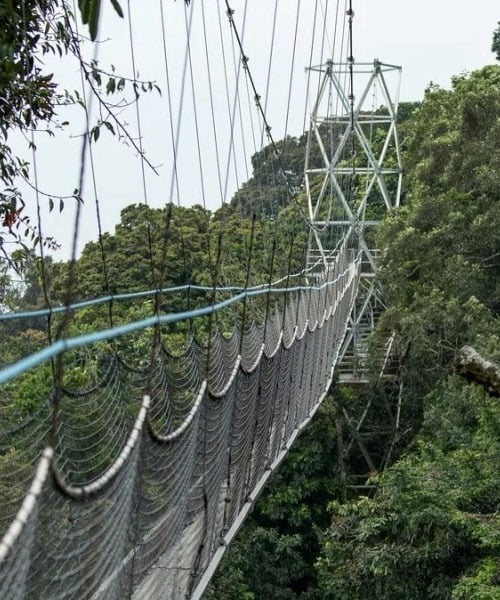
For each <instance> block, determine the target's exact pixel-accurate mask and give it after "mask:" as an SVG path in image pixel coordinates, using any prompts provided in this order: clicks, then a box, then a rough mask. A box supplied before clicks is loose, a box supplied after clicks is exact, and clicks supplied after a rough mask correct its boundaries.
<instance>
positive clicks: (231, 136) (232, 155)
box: [217, 1, 247, 204]
mask: <svg viewBox="0 0 500 600" xmlns="http://www.w3.org/2000/svg"><path fill="white" fill-rule="evenodd" d="M246 7H247V2H246V1H245V12H244V20H243V24H245V23H246ZM217 16H218V20H219V40H220V45H221V52H222V62H223V68H224V83H225V91H226V104H227V113H228V116H229V148H228V155H227V161H226V173H225V176H224V193H223V204H225V203H226V202H227V188H228V182H229V171H230V164H231V158H232V159H233V164H234V170H235V176H236V187H237V188H239V176H238V166H237V161H236V154H235V147H234V119H235V112H234V104H235V102H236V98H237V94H238V88H239V75H240V69H239V68H238V73H237V77H236V81H235V93H234V100H233V109H232V108H231V101H230V98H229V79H228V74H227V61H226V50H225V46H224V35H223V27H222V17H221V10H220V5H219V3H218V2H217Z"/></svg>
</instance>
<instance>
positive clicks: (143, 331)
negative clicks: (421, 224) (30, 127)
mask: <svg viewBox="0 0 500 600" xmlns="http://www.w3.org/2000/svg"><path fill="white" fill-rule="evenodd" d="M160 5H161V3H160ZM217 5H218V10H219V15H220V5H223V6H224V9H225V10H224V11H223V12H224V13H225V16H226V23H225V25H224V26H225V28H226V29H225V34H224V35H226V46H225V49H226V53H227V54H230V52H229V48H231V53H232V55H233V59H234V61H233V63H232V68H230V67H228V65H227V64H226V62H224V63H223V64H224V72H225V79H226V86H227V80H228V79H230V78H231V77H232V78H234V81H233V82H232V87H226V98H225V99H224V101H225V102H226V108H227V112H228V114H229V116H228V121H229V135H228V137H227V140H222V139H221V136H219V137H217V131H218V128H217V123H216V119H215V117H214V114H215V112H216V111H214V103H215V101H216V94H215V89H212V87H210V88H209V91H210V93H209V96H208V98H209V105H210V107H211V110H210V112H211V114H212V124H213V133H214V137H213V140H212V141H213V143H214V150H215V154H216V155H217V157H218V162H219V163H223V162H224V160H223V158H222V156H223V155H224V154H223V153H224V152H225V156H227V162H226V164H227V169H226V172H225V174H224V172H223V170H222V171H221V170H220V167H219V168H218V177H217V179H218V181H219V187H220V190H221V192H222V193H221V200H222V205H224V204H225V203H226V202H225V191H226V190H227V188H228V173H229V169H230V166H231V165H233V167H234V169H235V170H236V168H237V161H236V160H235V158H234V157H235V154H236V149H237V147H238V140H237V134H239V133H241V135H242V138H243V137H244V134H245V121H244V118H245V117H246V118H247V127H248V130H249V131H250V130H251V131H252V132H253V135H251V136H250V137H252V138H253V143H254V145H255V146H254V150H255V151H257V150H258V149H259V147H258V138H259V137H260V138H261V139H260V148H262V147H263V145H264V142H265V143H266V144H267V147H268V148H269V149H270V155H271V156H272V157H273V160H272V161H270V162H272V163H273V164H272V169H273V172H272V173H271V175H270V179H271V180H272V181H274V182H278V183H279V184H280V186H281V188H280V189H281V193H282V195H283V196H284V198H285V201H282V202H281V204H282V205H283V206H296V213H295V215H296V219H297V220H298V221H300V223H299V225H297V229H300V230H301V231H302V232H305V239H306V241H307V244H306V245H307V248H306V252H304V253H303V265H302V267H301V268H300V269H299V270H298V271H291V267H290V264H291V262H292V261H291V260H288V261H285V262H287V265H288V267H287V269H286V272H284V273H277V272H276V268H275V263H276V261H277V255H278V254H280V253H281V254H288V253H289V252H290V249H289V248H288V247H279V243H280V242H279V240H280V239H282V238H280V237H279V231H278V229H277V228H278V227H283V225H282V222H281V221H280V220H279V218H277V215H276V213H275V208H273V210H270V211H268V212H267V213H266V214H265V215H264V217H263V218H264V219H266V220H267V221H266V222H269V223H271V225H270V227H271V229H270V231H272V232H273V236H274V237H273V241H272V244H271V246H272V250H271V252H270V253H269V268H268V271H269V272H268V273H266V274H265V276H264V277H262V274H260V275H261V279H263V280H264V281H265V282H266V283H254V282H253V281H252V269H253V266H252V259H253V255H254V254H255V252H256V250H255V237H256V233H255V227H256V225H255V223H256V219H257V217H256V216H255V215H254V216H253V221H251V222H252V225H251V228H250V231H249V234H248V240H247V243H246V247H247V257H246V261H245V264H242V265H241V272H242V273H243V274H244V277H243V278H244V282H243V285H239V284H238V285H222V284H221V281H220V277H219V275H220V272H221V269H222V268H223V265H222V261H223V258H222V257H223V252H222V251H221V245H222V244H223V241H221V240H222V238H223V235H220V236H219V238H218V241H216V242H215V243H214V244H213V245H212V248H211V250H212V253H213V256H212V259H211V265H212V267H213V268H212V273H213V281H212V283H211V284H209V285H206V282H197V281H189V282H187V283H185V284H183V285H180V286H176V287H175V288H173V287H164V285H163V283H164V280H165V271H166V270H168V264H167V259H166V256H167V254H168V252H167V250H166V247H167V244H168V240H169V236H167V235H165V236H164V244H165V247H164V249H163V252H161V253H160V258H158V257H157V256H156V257H154V256H153V251H152V247H151V237H150V236H151V232H150V230H149V229H148V232H147V233H148V239H146V240H145V244H146V245H147V244H148V243H149V251H150V253H151V263H152V281H153V282H154V283H155V286H153V289H151V290H146V291H138V292H124V293H111V292H110V290H111V288H112V285H111V282H110V281H109V280H106V278H107V271H106V256H105V253H104V252H103V265H102V269H103V273H104V280H105V281H106V287H105V289H104V290H103V291H104V292H108V293H104V294H103V295H101V296H98V297H94V298H91V299H88V300H81V299H79V298H75V297H74V296H73V294H72V288H74V285H75V281H74V278H75V277H76V275H75V273H74V272H73V271H72V268H74V263H75V262H76V259H77V256H76V244H75V246H74V248H73V261H70V264H69V267H68V269H69V270H68V273H69V275H68V294H67V302H66V303H65V304H63V305H54V304H49V303H47V306H45V307H42V308H39V309H35V310H30V311H24V312H20V311H17V312H16V311H10V312H4V313H2V314H0V322H1V324H2V325H4V326H5V327H9V326H12V327H16V328H17V329H18V330H22V328H23V327H26V328H28V327H33V323H43V326H44V327H45V328H46V329H47V331H48V340H49V343H48V344H47V345H45V346H44V347H43V348H42V349H40V350H38V351H36V352H33V353H30V354H28V355H27V356H25V357H23V358H21V359H20V360H17V361H16V362H14V363H13V364H9V365H5V366H4V368H3V369H2V370H1V371H0V384H1V385H2V386H3V390H4V393H3V398H2V400H1V401H0V418H1V421H0V456H1V459H2V462H1V463H0V468H1V469H0V494H2V498H1V508H0V535H1V536H2V537H1V541H0V597H1V598H4V599H21V598H37V599H38V598H47V599H49V598H50V599H56V598H58V599H59V598H61V599H62V598H88V599H98V598H106V599H111V598H116V599H122V598H134V599H139V598H144V599H146V598H147V599H154V598H200V597H201V596H202V594H203V592H204V590H205V589H206V586H207V585H208V582H209V581H210V578H211V577H212V575H213V573H214V572H215V569H216V568H217V565H218V564H219V562H220V560H221V558H222V555H223V554H224V552H225V549H226V548H227V546H228V544H229V543H230V542H231V540H232V539H233V538H234V536H235V535H236V533H237V532H238V530H239V529H240V527H241V526H242V524H243V522H244V520H245V518H246V516H247V515H248V514H249V512H250V511H251V510H252V507H253V506H254V504H255V502H256V500H257V497H258V495H259V493H260V492H261V490H262V489H263V487H264V486H265V485H266V483H267V481H268V480H269V478H270V477H271V476H272V474H273V472H274V471H275V470H276V469H277V468H278V467H279V464H280V463H281V461H282V460H283V459H284V458H285V456H286V454H287V452H288V450H289V449H290V447H291V446H292V444H293V443H294V441H295V439H296V438H297V436H298V435H299V434H300V433H301V431H302V430H303V429H304V428H305V427H306V426H307V425H308V423H309V422H310V420H311V419H312V418H313V416H314V414H315V412H316V411H317V409H318V407H319V406H320V404H321V402H322V401H323V399H324V398H325V396H326V394H327V393H328V391H329V389H330V387H331V384H332V381H333V380H334V377H335V373H336V372H340V376H341V377H343V378H344V381H356V380H359V381H363V380H364V378H366V372H367V368H368V367H367V364H366V345H367V336H368V334H369V332H370V331H371V330H372V329H373V326H374V323H375V321H376V319H377V316H378V314H379V313H380V311H381V310H382V309H383V301H382V297H381V293H380V290H379V289H378V287H377V285H378V284H377V280H376V277H375V274H376V271H377V265H378V254H377V250H376V248H375V247H374V235H373V231H374V228H375V225H376V224H377V222H378V221H379V220H380V219H381V218H382V217H383V214H384V213H385V212H386V211H388V210H392V209H393V208H394V207H396V206H397V205H398V203H399V196H400V192H401V174H402V165H401V159H400V152H399V143H398V137H397V128H396V123H397V102H398V85H399V83H398V82H399V76H400V68H399V67H396V66H394V65H390V64H385V63H383V62H381V61H379V60H374V61H373V62H369V63H362V62H357V61H356V60H355V59H354V56H353V33H352V28H353V19H354V12H353V10H352V6H351V4H350V3H349V2H345V3H344V2H337V3H336V6H335V7H334V8H333V9H331V11H330V13H328V7H326V9H325V7H324V6H323V3H322V2H319V3H318V2H316V9H315V12H314V15H313V19H314V26H313V27H312V30H313V35H314V39H313V40H312V41H311V53H310V56H309V57H308V58H309V62H308V65H307V97H308V100H309V103H310V109H308V111H309V112H308V118H307V119H306V118H305V119H304V132H303V133H304V139H305V140H306V144H305V152H304V157H303V174H301V181H300V182H299V183H298V184H297V182H296V181H295V180H294V181H292V178H291V176H290V169H289V168H288V165H287V164H286V158H287V153H286V147H284V146H280V147H278V146H279V145H278V143H277V140H276V139H275V138H274V137H273V134H272V129H271V124H270V122H269V120H268V116H267V112H266V104H267V91H268V90H267V91H266V92H265V93H264V92H261V91H260V90H259V89H258V83H257V81H258V80H257V77H256V73H254V72H253V71H252V69H251V60H250V59H251V56H248V55H247V54H246V51H245V35H246V36H247V37H248V36H250V35H252V32H248V31H247V32H246V34H245V33H244V17H243V21H238V19H237V15H235V11H234V10H233V9H232V7H231V6H230V5H229V3H227V2H226V3H225V4H224V3H222V2H220V3H219V2H218V3H217ZM275 5H276V6H277V5H278V2H276V3H275ZM327 5H328V3H327ZM300 6H301V2H300V0H298V2H297V13H296V14H297V18H296V22H295V36H293V35H292V36H291V56H292V60H291V65H292V68H291V77H292V75H293V74H294V72H295V63H296V56H295V41H296V38H297V32H298V30H299V29H300V22H301V21H300V18H304V14H303V13H301V12H300ZM244 10H245V14H246V3H245V9H244ZM197 11H198V13H197ZM202 11H203V15H204V7H203V2H195V1H194V0H193V1H192V2H191V3H190V5H189V6H188V7H186V8H185V17H186V48H187V50H186V55H185V65H184V71H183V72H184V76H186V73H189V71H190V68H191V65H192V62H193V60H194V58H193V57H192V56H191V48H190V35H191V29H190V24H191V19H192V18H193V15H196V14H202ZM276 15H277V11H276V10H275V12H274V20H275V22H276ZM128 17H129V19H130V18H131V17H130V13H129V15H128ZM299 17H300V18H299ZM163 18H164V16H163V13H162V15H161V20H162V23H163ZM170 18H173V17H170ZM203 22H204V21H203ZM221 27H222V25H221ZM274 34H275V31H274V27H273V37H272V44H271V46H270V50H269V64H271V62H272V53H273V44H274V42H275V40H274V37H275V35H274ZM207 37H208V36H207V35H206V31H205V36H204V39H205V44H207ZM318 39H319V40H320V43H317V45H316V46H314V43H315V40H316V42H317V40H318ZM220 40H221V44H223V43H224V37H223V36H222V34H221V37H220ZM294 40H295V41H294ZM131 42H132V43H131V46H132V59H133V56H134V55H133V40H132V39H131ZM221 47H222V46H221ZM165 48H166V47H164V49H165ZM313 48H316V50H315V51H314V52H313ZM202 53H203V55H204V59H207V73H208V74H209V76H210V73H212V76H213V69H214V65H211V64H210V62H209V61H208V56H209V51H208V46H203V48H202ZM165 56H166V52H165ZM221 56H223V60H224V61H225V60H226V58H227V57H226V54H225V53H224V52H221ZM314 58H317V59H318V60H317V62H314ZM228 64H229V65H230V63H228ZM134 77H135V69H134ZM291 81H292V79H290V86H289V89H288V100H287V107H286V113H287V123H288V113H289V111H290V110H293V109H294V108H293V104H291V98H292V85H291ZM267 83H268V86H267V87H269V76H268V79H267ZM82 85H83V86H84V87H83V90H82V97H83V98H85V90H86V88H85V84H84V83H82ZM185 85H186V82H185V80H184V79H183V81H182V86H185ZM230 92H231V93H232V98H231V94H230ZM169 95H170V91H169V93H168V96H169ZM195 96H196V94H195V90H194V86H193V87H192V97H193V100H194V98H195ZM181 98H183V101H184V102H185V101H186V100H185V98H184V87H183V88H182V94H181ZM85 102H87V105H88V100H85ZM245 103H246V105H248V112H245V108H244V105H245ZM181 106H182V103H181ZM194 106H196V105H194ZM136 108H137V114H136V116H137V126H138V129H139V132H140V119H141V117H142V118H144V114H141V112H140V103H139V102H137V103H136ZM89 113H90V111H87V113H86V114H87V117H86V118H87V123H86V124H87V131H88V132H90V131H91V123H90V119H91V115H89ZM169 113H170V122H171V127H170V129H171V142H172V149H173V151H172V161H173V165H174V166H173V168H172V181H171V186H170V192H171V198H170V202H172V194H174V192H175V189H176V186H177V182H178V178H179V177H181V175H182V174H181V173H180V172H179V169H178V168H177V166H176V160H177V158H176V157H177V156H178V151H177V150H178V147H177V145H176V144H178V143H179V129H177V133H176V121H175V118H174V117H173V114H172V111H171V110H170V111H169ZM180 114H182V113H179V115H180ZM193 115H194V117H193V118H194V121H195V122H194V125H195V130H196V136H198V135H199V122H198V120H197V118H198V117H197V111H196V109H195V110H194V111H193ZM178 119H180V116H179V117H178ZM287 134H288V132H287V125H286V126H285V130H284V135H283V140H285V141H284V144H285V146H286V143H287V142H286V140H287ZM87 137H88V136H85V139H84V141H83V144H84V148H83V152H82V164H81V165H80V173H84V172H85V169H86V167H87V166H89V165H90V166H91V167H92V163H93V159H92V146H91V145H90V146H89V144H88V139H87ZM375 138H376V139H375ZM138 140H139V141H138V142H136V143H137V148H138V150H139V162H140V163H141V167H142V169H143V173H144V167H145V155H144V152H143V148H142V143H143V142H142V137H141V136H140V135H139V138H138ZM196 140H197V143H196V144H195V146H196V147H197V152H198V160H199V163H200V177H201V178H203V176H204V175H203V170H202V169H201V165H202V162H203V161H202V157H201V153H200V139H199V137H196ZM256 140H257V141H256ZM224 142H225V143H226V145H224ZM240 148H241V150H242V154H245V155H246V152H245V146H244V144H242V145H241V146H240ZM145 182H146V180H145V179H144V183H145ZM84 187H85V186H84V182H82V185H81V187H80V190H82V189H83V188H84ZM146 188H147V186H146V184H145V185H144V189H145V196H146ZM94 192H95V188H94ZM263 193H266V192H265V190H264V192H263ZM146 200H147V198H146ZM145 203H146V204H147V202H145ZM96 210H97V211H98V210H99V204H98V203H97V202H96ZM76 213H77V214H76V217H75V229H74V238H75V239H76V238H77V234H78V231H79V227H80V221H79V218H80V217H79V215H78V210H77V211H76ZM166 214H167V220H169V219H170V217H169V216H168V215H169V212H168V210H167V211H166ZM98 222H99V219H98ZM174 228H175V219H174V220H173V222H168V223H167V229H168V230H169V231H170V230H171V229H174ZM98 234H99V236H100V238H102V231H101V230H99V231H98ZM291 239H293V238H291ZM148 240H149V241H148ZM291 243H292V242H291ZM101 248H103V246H101ZM208 248H209V250H210V245H208ZM290 253H291V252H290ZM42 258H43V256H42ZM155 261H158V264H154V262H155ZM46 286H48V283H47V282H44V288H45V287H46ZM49 291H50V290H49ZM49 296H50V293H47V294H46V297H47V298H49ZM174 296H175V297H176V298H177V299H180V302H183V303H184V310H182V311H175V312H169V311H165V310H163V307H164V306H166V305H168V299H169V298H171V297H174ZM193 299H197V301H194V300H193ZM134 302H142V303H146V304H147V303H149V304H147V306H149V307H150V308H149V310H150V314H149V316H143V317H141V318H139V319H136V320H133V321H128V322H120V320H119V317H118V313H119V311H118V308H117V307H119V306H121V305H122V304H123V303H125V304H127V303H128V305H130V304H133V303H134ZM90 308H92V309H103V310H104V313H101V314H107V315H108V319H109V320H108V323H107V326H103V327H99V328H97V329H94V330H92V331H88V330H82V331H75V327H73V326H72V325H73V324H74V323H75V322H77V319H76V317H77V315H78V314H79V311H84V310H88V309H90ZM228 323H231V324H232V325H231V326H229V325H228ZM23 324H25V325H23ZM233 325H234V326H233ZM176 328H177V329H176ZM173 331H183V332H184V333H185V335H184V337H183V341H182V344H181V347H179V346H177V347H176V348H175V351H174V349H173V348H172V345H171V344H169V336H171V335H172V332H173ZM392 344H393V338H390V339H389V340H388V342H387V344H386V346H385V348H384V352H383V362H384V365H385V364H386V363H387V360H388V356H389V355H390V353H391V349H392ZM89 373H90V375H89ZM30 377H31V379H30ZM44 378H45V379H44ZM37 381H45V384H46V385H45V386H44V387H43V389H42V390H40V391H38V392H37V393H36V394H33V389H32V388H31V386H32V385H33V383H34V382H37ZM30 382H31V383H30ZM82 382H83V383H82ZM19 389H21V392H19V391H14V390H19ZM23 394H24V396H23ZM23 403H24V406H25V407H26V406H27V408H25V409H24V410H19V405H20V404H21V405H23Z"/></svg>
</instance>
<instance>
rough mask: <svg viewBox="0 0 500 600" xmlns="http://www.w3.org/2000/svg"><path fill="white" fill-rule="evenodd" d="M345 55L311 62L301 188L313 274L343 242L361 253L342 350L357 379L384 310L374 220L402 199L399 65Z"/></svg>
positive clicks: (350, 372) (346, 372)
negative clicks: (312, 88) (314, 81)
mask: <svg viewBox="0 0 500 600" xmlns="http://www.w3.org/2000/svg"><path fill="white" fill-rule="evenodd" d="M350 61H351V62H343V63H335V62H333V61H327V62H326V63H325V64H323V65H319V66H315V67H312V68H311V70H312V71H316V72H318V74H319V77H320V84H319V88H318V95H317V98H316V101H315V102H314V105H313V108H312V112H311V118H310V127H309V134H308V140H307V148H306V161H305V189H306V193H307V200H308V209H309V219H310V224H311V227H310V234H309V246H308V255H307V263H308V264H307V266H308V267H309V269H310V273H311V274H312V275H311V277H314V272H315V271H321V270H323V269H324V268H325V267H326V266H328V264H329V263H331V262H332V261H333V260H334V258H335V256H336V252H337V249H338V248H339V246H340V244H341V243H342V242H343V241H344V240H346V239H348V240H349V244H350V245H351V246H352V247H353V248H355V249H357V251H358V257H359V261H360V263H361V280H360V291H359V294H358V300H357V303H356V306H355V308H354V311H353V314H352V315H351V318H350V323H349V328H348V330H347V336H346V339H345V342H344V344H343V347H342V350H341V353H340V364H341V371H344V375H345V376H346V377H350V378H351V379H355V380H356V379H360V378H362V377H363V376H364V377H366V373H365V374H364V375H363V373H364V372H366V368H367V365H366V361H365V358H366V340H367V337H368V335H369V333H370V332H371V330H372V329H373V326H374V324H375V321H376V319H377V317H378V315H379V313H380V312H381V311H382V309H383V301H382V298H381V294H380V290H379V289H378V287H377V282H376V278H375V275H376V273H377V267H378V256H379V252H378V251H377V249H376V248H375V245H374V244H375V242H374V226H376V225H377V224H378V222H379V221H380V219H382V218H383V216H384V214H385V213H386V212H387V211H391V210H392V209H394V208H395V207H397V206H398V205H399V201H400V195H401V182H402V162H401V152H400V145H399V138H398V132H397V107H398V98H399V86H400V79H401V68H400V67H397V66H394V65H389V64H385V63H382V62H380V61H379V60H374V61H373V63H355V62H354V59H352V58H350ZM348 81H350V85H347V82H348ZM343 363H344V364H343ZM341 375H342V374H341Z"/></svg>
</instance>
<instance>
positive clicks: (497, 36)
mask: <svg viewBox="0 0 500 600" xmlns="http://www.w3.org/2000/svg"><path fill="white" fill-rule="evenodd" d="M491 51H492V52H494V53H495V55H496V59H497V60H500V21H499V22H498V27H497V28H496V29H495V31H494V32H493V42H492V43H491Z"/></svg>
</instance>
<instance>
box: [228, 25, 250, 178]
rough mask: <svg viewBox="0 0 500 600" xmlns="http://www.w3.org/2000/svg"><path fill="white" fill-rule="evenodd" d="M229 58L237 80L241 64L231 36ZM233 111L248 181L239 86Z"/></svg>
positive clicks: (248, 174)
mask: <svg viewBox="0 0 500 600" xmlns="http://www.w3.org/2000/svg"><path fill="white" fill-rule="evenodd" d="M231 51H232V52H231V56H232V59H233V70H234V75H235V79H238V78H239V73H238V72H239V69H240V67H241V63H240V61H239V60H236V52H235V44H234V37H233V36H231ZM234 108H235V110H236V112H237V113H238V121H239V126H240V135H241V146H242V149H243V162H244V165H245V175H246V180H247V181H248V180H249V179H250V173H249V171H248V156H247V147H246V140H245V130H244V127H243V113H242V110H241V97H240V93H239V86H238V94H237V96H236V105H235V107H234Z"/></svg>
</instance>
